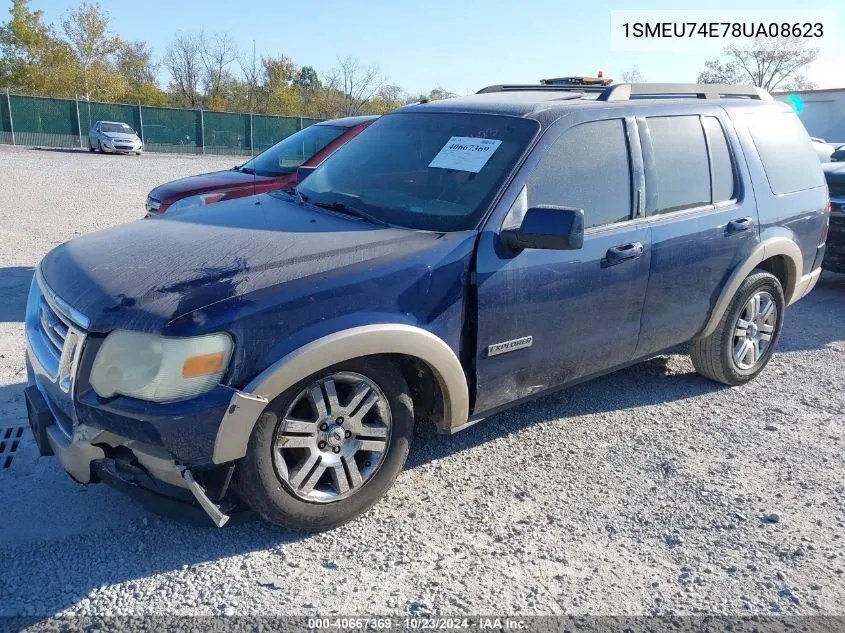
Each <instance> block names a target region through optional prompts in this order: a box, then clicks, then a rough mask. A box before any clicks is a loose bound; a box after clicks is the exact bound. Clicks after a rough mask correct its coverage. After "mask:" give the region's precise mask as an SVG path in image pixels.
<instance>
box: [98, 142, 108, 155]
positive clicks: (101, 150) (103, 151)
mask: <svg viewBox="0 0 845 633" xmlns="http://www.w3.org/2000/svg"><path fill="white" fill-rule="evenodd" d="M97 149H98V150H99V151H100V153H101V154H105V153H106V150H104V149H103V144H102V143H100V141H97Z"/></svg>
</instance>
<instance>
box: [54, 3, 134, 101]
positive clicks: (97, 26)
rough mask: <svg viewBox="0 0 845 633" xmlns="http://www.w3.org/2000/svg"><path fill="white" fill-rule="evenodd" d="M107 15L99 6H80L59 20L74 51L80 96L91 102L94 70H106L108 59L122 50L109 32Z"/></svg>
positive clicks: (96, 4) (117, 38) (95, 4)
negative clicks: (101, 68)
mask: <svg viewBox="0 0 845 633" xmlns="http://www.w3.org/2000/svg"><path fill="white" fill-rule="evenodd" d="M110 21H111V19H110V18H109V14H108V13H107V12H106V11H103V9H102V8H100V4H99V3H98V2H95V3H94V4H88V3H87V2H86V3H83V4H82V6H80V7H79V8H78V9H70V10H68V12H67V13H66V14H65V17H64V19H63V20H62V32H63V33H64V36H65V41H66V42H67V44H68V46H69V47H70V49H71V51H73V54H74V56H75V57H76V62H77V64H78V65H79V73H80V75H81V77H82V86H81V88H82V92H83V94H84V95H85V98H86V99H90V98H91V93H92V90H94V89H96V86H95V85H92V82H91V74H92V70H93V69H94V68H95V67H96V66H105V64H106V62H107V61H108V60H109V57H110V56H111V55H113V54H114V53H116V52H117V51H118V49H119V48H120V46H121V40H120V38H119V37H117V36H114V35H112V34H111V33H110V32H109V22H110Z"/></svg>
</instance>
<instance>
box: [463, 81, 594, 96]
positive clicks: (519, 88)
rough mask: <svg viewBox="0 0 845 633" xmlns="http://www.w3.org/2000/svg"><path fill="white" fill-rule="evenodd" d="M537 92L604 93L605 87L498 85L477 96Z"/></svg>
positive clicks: (481, 91)
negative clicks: (489, 93) (492, 93)
mask: <svg viewBox="0 0 845 633" xmlns="http://www.w3.org/2000/svg"><path fill="white" fill-rule="evenodd" d="M529 90H537V91H540V92H602V91H604V90H605V87H604V86H565V85H559V84H496V85H495V86H487V87H486V88H482V89H481V90H479V91H478V92H477V93H476V94H479V95H481V94H486V93H488V92H524V91H529Z"/></svg>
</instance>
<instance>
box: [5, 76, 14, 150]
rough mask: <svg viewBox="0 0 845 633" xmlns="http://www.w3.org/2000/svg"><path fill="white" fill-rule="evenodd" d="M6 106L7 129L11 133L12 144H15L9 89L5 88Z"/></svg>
mask: <svg viewBox="0 0 845 633" xmlns="http://www.w3.org/2000/svg"><path fill="white" fill-rule="evenodd" d="M6 106H7V107H8V108H9V131H10V132H11V133H12V145H14V144H15V124H14V122H13V121H12V98H11V97H10V96H9V89H8V88H6Z"/></svg>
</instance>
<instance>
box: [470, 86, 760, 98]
mask: <svg viewBox="0 0 845 633" xmlns="http://www.w3.org/2000/svg"><path fill="white" fill-rule="evenodd" d="M533 90H537V91H540V92H546V91H552V92H559V91H560V92H581V93H584V92H591V93H596V92H598V93H600V94H599V96H598V100H599V101H627V100H629V99H631V98H636V97H670V98H671V97H695V98H697V99H721V98H722V97H743V98H747V99H757V100H759V101H772V96H771V95H770V94H769V93H768V92H766V91H765V90H763V89H762V88H757V87H756V86H733V85H729V84H614V85H612V86H590V85H585V86H577V85H576V86H567V85H555V84H496V85H494V86H487V87H486V88H482V89H481V90H479V91H478V92H477V93H476V94H486V93H489V92H525V91H533Z"/></svg>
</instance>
